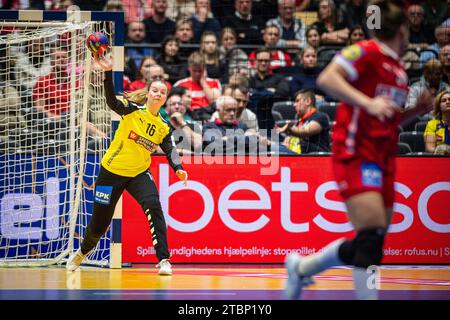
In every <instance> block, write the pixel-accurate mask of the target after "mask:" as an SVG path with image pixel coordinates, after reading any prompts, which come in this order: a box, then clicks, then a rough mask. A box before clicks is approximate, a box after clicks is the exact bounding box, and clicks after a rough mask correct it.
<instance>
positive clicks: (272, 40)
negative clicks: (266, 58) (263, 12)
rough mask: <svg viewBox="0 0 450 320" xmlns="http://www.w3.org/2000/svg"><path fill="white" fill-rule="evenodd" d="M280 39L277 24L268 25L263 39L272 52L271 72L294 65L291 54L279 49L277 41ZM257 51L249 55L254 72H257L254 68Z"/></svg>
mask: <svg viewBox="0 0 450 320" xmlns="http://www.w3.org/2000/svg"><path fill="white" fill-rule="evenodd" d="M279 39H280V30H279V29H278V27H277V26H276V25H267V26H266V27H265V28H264V35H263V40H264V44H265V47H266V49H267V50H268V51H269V52H270V64H269V72H270V73H272V70H273V69H278V68H281V67H291V66H292V59H291V56H290V55H288V54H287V53H284V52H283V51H281V50H278V49H277V43H278V40H279ZM255 53H256V51H252V52H251V53H250V55H249V56H248V58H249V61H250V66H251V67H252V69H253V70H252V71H253V72H252V73H253V74H255V73H256V72H254V71H255V70H254V69H255V68H256V62H255V59H256V57H255Z"/></svg>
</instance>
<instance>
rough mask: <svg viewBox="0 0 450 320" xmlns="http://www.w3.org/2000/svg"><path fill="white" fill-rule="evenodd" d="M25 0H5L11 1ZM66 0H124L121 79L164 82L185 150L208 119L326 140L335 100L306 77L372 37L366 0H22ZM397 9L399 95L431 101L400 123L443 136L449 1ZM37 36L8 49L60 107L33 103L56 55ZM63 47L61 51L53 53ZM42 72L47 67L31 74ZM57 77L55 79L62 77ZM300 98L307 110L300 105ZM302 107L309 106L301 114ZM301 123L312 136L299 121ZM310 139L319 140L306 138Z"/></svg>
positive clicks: (37, 4)
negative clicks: (403, 41) (277, 108)
mask: <svg viewBox="0 0 450 320" xmlns="http://www.w3.org/2000/svg"><path fill="white" fill-rule="evenodd" d="M24 3H27V1H9V2H7V5H9V6H10V8H13V9H20V8H23V5H24ZM70 5H76V6H78V7H79V8H80V9H81V10H109V11H124V13H125V23H126V30H127V31H126V39H125V72H124V90H125V91H132V90H136V89H140V88H144V87H146V86H147V85H148V84H149V83H150V82H151V81H154V80H164V81H165V82H166V84H167V86H168V88H169V91H170V97H169V99H168V100H167V103H166V106H165V108H163V109H162V110H161V113H162V115H163V116H164V117H166V119H167V120H168V121H169V122H170V124H171V126H172V127H173V128H174V129H181V130H182V131H183V132H184V133H185V135H186V136H185V137H184V139H185V142H186V139H187V140H189V142H190V146H191V148H190V150H187V149H186V148H180V149H183V150H182V152H186V153H189V152H194V149H195V148H197V149H198V148H199V146H201V147H203V148H204V147H206V145H205V141H209V142H211V141H212V140H214V139H209V140H208V139H206V138H205V135H206V136H208V137H210V136H211V135H210V134H208V133H207V132H206V131H208V130H212V129H220V130H222V131H223V132H222V134H226V133H227V132H228V133H229V130H228V131H227V130H224V128H227V129H233V131H236V130H237V132H240V134H242V137H244V139H246V138H245V137H247V138H248V137H249V136H250V133H251V135H252V136H257V137H258V139H259V140H258V141H264V143H265V144H266V145H268V146H270V147H273V149H276V150H277V151H280V152H283V153H286V154H299V153H301V154H305V153H310V152H324V153H327V152H329V150H330V144H331V143H332V141H330V139H329V133H330V131H331V130H332V124H333V112H332V113H326V110H329V108H326V107H325V106H327V105H328V106H329V105H335V101H332V99H330V98H329V97H327V96H326V95H325V94H324V93H323V92H321V90H320V89H319V88H318V87H317V85H316V81H315V80H316V78H317V76H318V74H319V73H320V71H321V70H322V69H323V68H324V67H325V66H326V65H327V64H328V63H329V62H330V61H331V59H332V58H333V57H334V55H335V54H336V53H337V52H338V51H339V50H340V49H342V48H343V47H344V46H346V45H351V44H354V43H355V42H357V41H360V40H364V39H370V37H371V35H370V30H369V29H368V27H367V23H366V19H367V14H366V9H367V6H368V1H366V0H303V1H301V0H142V1H133V0H127V1H117V0H109V1H107V0H97V1H94V0H92V1H89V2H87V1H77V0H72V1H48V0H40V1H39V0H29V1H28V6H29V7H30V8H33V9H46V10H49V9H50V10H65V9H67V7H68V6H70ZM21 6H22V7H21ZM404 9H405V12H406V14H407V18H408V21H409V27H410V45H409V47H408V49H407V51H406V53H405V55H404V57H403V61H404V63H405V67H406V69H407V72H408V76H409V85H410V93H409V95H408V99H407V103H406V106H405V107H406V108H408V107H409V106H411V105H412V104H413V103H414V101H415V99H416V98H417V97H418V95H419V94H420V92H422V91H423V90H424V89H425V88H426V89H429V90H431V92H432V93H433V94H434V95H435V97H436V98H439V99H440V102H439V103H438V104H437V105H438V107H436V109H435V111H434V112H432V113H430V114H428V115H426V116H424V117H422V118H417V119H415V121H414V123H411V124H410V125H409V128H400V130H403V131H408V130H415V128H416V126H415V124H416V123H418V122H421V121H422V122H423V121H434V122H436V123H434V124H430V125H428V126H426V130H425V129H424V128H423V129H422V131H421V132H425V134H423V133H422V135H421V138H422V139H423V140H424V142H425V143H424V145H425V146H424V150H421V151H424V152H435V149H436V145H437V144H440V143H441V142H442V141H443V142H442V143H443V144H448V142H449V141H448V139H447V138H448V125H446V123H447V120H448V119H447V118H448V116H447V113H448V112H447V111H446V109H445V108H446V106H447V105H448V103H447V102H446V101H449V97H448V92H449V91H450V85H449V74H450V18H448V17H449V16H450V2H449V1H447V0H408V1H404ZM40 48H41V44H40V43H34V44H33V45H31V46H29V50H30V52H22V53H20V56H18V59H19V60H20V61H24V62H23V63H20V65H19V66H18V67H19V68H22V69H24V70H23V71H22V72H21V74H23V77H24V80H23V84H24V85H25V86H28V87H30V88H33V89H32V90H34V91H33V97H34V105H35V107H36V108H38V109H42V110H43V111H45V112H46V113H47V115H48V117H58V113H55V112H54V110H52V109H45V108H44V107H43V106H42V102H41V101H42V98H43V97H42V94H41V93H40V92H39V87H40V85H41V84H42V83H43V82H51V81H53V80H52V78H51V75H52V73H55V72H59V71H58V70H57V69H55V68H57V65H58V63H52V62H51V61H49V60H48V59H47V60H42V59H39V58H37V57H36V56H35V55H34V54H33V52H34V51H36V50H41V49H40ZM64 58H65V57H64V52H55V53H54V54H53V55H52V59H60V60H61V59H64ZM44 75H47V78H45V77H44V78H42V77H41V78H40V76H44ZM49 77H50V78H49ZM60 87H61V88H63V90H64V84H61V85H60ZM445 92H447V94H443V93H445ZM311 94H312V95H311ZM305 96H306V97H305ZM55 97H57V95H56V96H52V97H51V98H53V99H54V98H55ZM221 97H227V98H221ZM283 102H291V103H290V105H289V104H287V105H288V106H290V108H291V109H292V110H291V111H290V112H287V114H290V116H287V118H283V119H282V120H286V121H285V122H284V123H277V119H275V118H274V117H273V112H272V111H273V107H274V105H275V104H277V103H283ZM305 102H307V103H308V104H307V105H306V106H303V105H304V103H305ZM445 103H447V104H445ZM302 106H303V107H302ZM305 108H307V109H308V110H307V111H306V112H304V111H299V110H303V109H305ZM441 109H442V110H441ZM440 110H441V111H440ZM302 112H304V114H303V113H302ZM322 112H325V114H324V113H322ZM305 114H306V115H307V116H308V117H309V116H311V115H313V117H312V118H311V119H309V120H308V119H306V118H305V119H304V118H303V117H304V116H305ZM283 117H284V116H283ZM308 117H307V118H308ZM439 117H440V118H439ZM436 119H439V121H438V120H436ZM278 120H279V119H278ZM327 122H328V123H327ZM311 123H312V124H311ZM302 127H303V129H302ZM305 128H309V129H308V130H307V131H308V132H313V133H314V136H315V137H310V136H309V135H304V134H303V133H302V134H300V133H299V132H304V131H305V130H306V129H305ZM311 128H314V130H311ZM318 128H320V129H318ZM433 128H434V129H433ZM235 129H236V130H235ZM220 130H219V131H220ZM261 130H266V131H265V134H261ZM432 130H435V131H436V132H437V133H436V132H435V133H434V134H431V133H430V132H431V131H432ZM439 130H440V131H439ZM442 130H444V131H443V132H444V133H443V134H442ZM271 132H276V133H277V134H276V135H274V136H272V135H271ZM199 133H200V138H199V137H198V134H199ZM202 134H203V139H202V137H201V135H202ZM278 135H280V136H278ZM442 135H443V137H444V138H442V137H441V136H442ZM232 136H233V137H236V134H235V133H233V134H232ZM431 136H434V137H435V138H430V137H431ZM230 139H231V138H230ZM317 139H318V140H317ZM433 139H434V140H433ZM224 140H227V138H224ZM311 141H313V142H314V145H317V146H320V147H315V148H310V147H309V146H308V145H307V144H308V143H309V142H311ZM431 141H432V142H431ZM206 144H207V143H206ZM269 149H270V148H269ZM441 149H442V148H441Z"/></svg>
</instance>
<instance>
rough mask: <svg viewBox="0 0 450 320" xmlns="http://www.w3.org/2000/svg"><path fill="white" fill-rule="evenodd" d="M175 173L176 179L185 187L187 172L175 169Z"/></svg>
mask: <svg viewBox="0 0 450 320" xmlns="http://www.w3.org/2000/svg"><path fill="white" fill-rule="evenodd" d="M176 175H177V177H178V179H180V180H181V181H183V185H184V186H185V187H187V180H188V173H187V172H186V171H184V170H177V172H176Z"/></svg>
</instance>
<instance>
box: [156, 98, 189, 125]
mask: <svg viewBox="0 0 450 320" xmlns="http://www.w3.org/2000/svg"><path fill="white" fill-rule="evenodd" d="M159 112H160V114H161V116H162V117H163V118H164V120H166V121H167V122H170V123H171V124H172V126H173V127H174V128H177V125H181V124H182V121H185V122H194V120H193V119H192V117H191V116H190V113H189V110H188V109H186V106H185V105H184V103H183V99H182V98H181V95H179V94H178V93H173V94H170V95H169V97H168V98H167V101H166V104H165V105H164V106H163V107H161V109H160V110H159ZM173 115H175V116H174V117H173V118H175V119H172V116H173ZM178 116H180V117H181V118H179V117H178ZM178 120H181V121H178ZM172 122H173V123H172ZM174 124H175V125H174Z"/></svg>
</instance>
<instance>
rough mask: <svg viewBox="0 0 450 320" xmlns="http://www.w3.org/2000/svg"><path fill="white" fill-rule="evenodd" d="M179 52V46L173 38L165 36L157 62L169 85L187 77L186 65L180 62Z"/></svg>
mask: <svg viewBox="0 0 450 320" xmlns="http://www.w3.org/2000/svg"><path fill="white" fill-rule="evenodd" d="M179 51H180V44H179V41H178V39H177V38H175V36H167V37H165V38H164V40H163V42H162V43H161V55H160V56H159V58H158V59H157V62H158V64H159V65H160V66H161V67H163V69H164V72H165V73H166V74H167V75H168V79H167V81H169V82H170V83H171V84H174V83H175V82H177V81H178V80H181V79H183V78H186V77H187V75H188V70H187V68H186V63H185V62H183V61H182V60H181V58H180V55H179Z"/></svg>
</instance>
